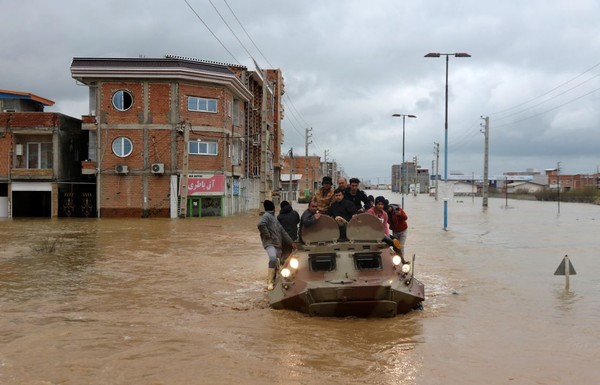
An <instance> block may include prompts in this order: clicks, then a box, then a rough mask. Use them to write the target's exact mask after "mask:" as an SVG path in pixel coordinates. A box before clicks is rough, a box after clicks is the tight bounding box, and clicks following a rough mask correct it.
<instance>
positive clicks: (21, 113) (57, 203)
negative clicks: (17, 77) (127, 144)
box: [0, 90, 95, 217]
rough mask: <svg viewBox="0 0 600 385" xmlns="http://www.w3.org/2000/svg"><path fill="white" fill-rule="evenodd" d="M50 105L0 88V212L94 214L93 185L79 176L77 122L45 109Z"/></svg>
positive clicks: (81, 146)
mask: <svg viewBox="0 0 600 385" xmlns="http://www.w3.org/2000/svg"><path fill="white" fill-rule="evenodd" d="M53 104H54V102H53V101H51V100H48V99H45V98H42V97H39V96H37V95H33V94H29V93H24V92H17V91H8V90H0V122H2V124H1V125H0V217H57V216H93V215H95V212H94V206H93V202H92V195H93V189H94V184H93V183H90V181H89V180H88V179H87V178H86V177H84V176H82V175H81V160H82V159H84V157H85V156H86V154H87V138H86V135H84V134H83V133H82V131H81V121H80V120H79V119H75V118H72V117H69V116H66V115H63V114H59V113H50V112H44V107H45V106H51V105H53Z"/></svg>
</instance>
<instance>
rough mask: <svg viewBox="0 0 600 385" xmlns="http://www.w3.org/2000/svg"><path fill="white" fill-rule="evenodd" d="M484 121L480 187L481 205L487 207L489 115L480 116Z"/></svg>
mask: <svg viewBox="0 0 600 385" xmlns="http://www.w3.org/2000/svg"><path fill="white" fill-rule="evenodd" d="M481 118H482V119H483V120H484V121H485V123H484V125H483V127H484V131H483V134H484V135H485V140H484V142H485V144H484V151H483V154H484V155H483V186H481V187H482V192H481V193H482V196H483V203H482V206H483V207H488V188H489V185H490V182H489V176H488V169H489V163H488V159H489V156H490V149H489V147H490V146H489V144H490V117H489V116H486V117H485V118H484V117H483V116H482V117H481Z"/></svg>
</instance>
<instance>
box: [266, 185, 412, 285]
mask: <svg viewBox="0 0 600 385" xmlns="http://www.w3.org/2000/svg"><path fill="white" fill-rule="evenodd" d="M337 182H338V187H337V188H336V189H333V180H332V179H331V177H329V176H324V177H323V180H322V181H321V187H320V188H319V189H318V190H317V191H316V192H315V194H314V195H313V197H312V199H311V200H310V201H309V203H308V207H307V209H306V210H305V211H304V212H303V213H302V216H300V215H299V214H298V212H297V211H295V210H294V209H293V207H292V205H291V204H290V203H289V202H288V201H282V202H281V204H280V211H279V215H277V216H275V205H274V203H273V202H272V201H270V200H265V201H264V202H263V206H264V209H265V213H264V214H263V215H262V216H261V218H260V220H259V221H258V225H257V227H258V230H259V232H260V237H261V241H262V244H263V247H264V249H265V250H266V252H267V255H268V257H269V265H268V275H267V290H273V285H274V278H275V269H276V267H277V260H278V259H280V258H281V254H282V250H283V247H284V246H289V247H291V248H292V249H293V250H296V248H297V245H296V241H298V240H299V241H300V242H302V238H301V235H302V229H303V228H304V227H309V226H312V225H314V224H315V223H317V221H318V220H319V218H320V217H321V216H322V215H327V216H330V217H332V218H334V219H335V221H336V222H337V223H338V225H339V226H340V240H341V241H345V240H347V238H346V225H347V224H348V222H349V221H350V220H351V219H352V217H353V216H355V215H356V214H359V213H363V212H365V213H367V214H370V215H374V216H376V217H377V218H379V220H380V221H381V223H382V231H383V233H384V234H385V235H386V236H390V230H391V233H392V234H393V236H394V237H396V238H398V240H399V241H400V243H401V245H402V253H404V243H405V242H406V237H407V229H408V224H407V223H406V221H407V220H408V216H407V215H406V213H405V212H404V210H403V209H402V208H401V207H399V206H398V205H394V204H389V202H388V201H387V200H386V199H385V198H384V197H383V196H378V197H377V198H373V196H367V194H366V193H365V192H364V191H362V190H360V189H359V188H358V187H359V185H360V180H359V179H358V178H351V179H350V183H348V182H347V181H346V178H344V177H340V178H338V181H337Z"/></svg>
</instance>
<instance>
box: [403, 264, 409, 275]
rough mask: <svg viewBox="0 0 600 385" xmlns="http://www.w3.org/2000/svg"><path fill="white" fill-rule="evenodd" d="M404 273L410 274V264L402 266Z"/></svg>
mask: <svg viewBox="0 0 600 385" xmlns="http://www.w3.org/2000/svg"><path fill="white" fill-rule="evenodd" d="M402 272H403V273H404V274H406V273H408V272H410V265H409V264H408V263H405V264H404V265H402Z"/></svg>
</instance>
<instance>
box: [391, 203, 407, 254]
mask: <svg viewBox="0 0 600 385" xmlns="http://www.w3.org/2000/svg"><path fill="white" fill-rule="evenodd" d="M390 208H391V209H390V212H388V218H389V224H390V230H391V231H392V234H393V235H394V237H396V238H398V240H399V241H400V244H401V245H402V249H401V250H402V255H404V244H405V243H406V238H407V236H408V223H406V221H407V220H408V216H407V215H406V212H404V210H402V208H401V207H400V206H397V205H390Z"/></svg>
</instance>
